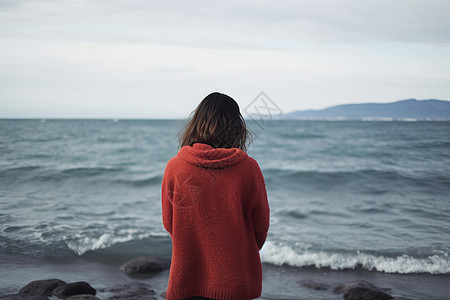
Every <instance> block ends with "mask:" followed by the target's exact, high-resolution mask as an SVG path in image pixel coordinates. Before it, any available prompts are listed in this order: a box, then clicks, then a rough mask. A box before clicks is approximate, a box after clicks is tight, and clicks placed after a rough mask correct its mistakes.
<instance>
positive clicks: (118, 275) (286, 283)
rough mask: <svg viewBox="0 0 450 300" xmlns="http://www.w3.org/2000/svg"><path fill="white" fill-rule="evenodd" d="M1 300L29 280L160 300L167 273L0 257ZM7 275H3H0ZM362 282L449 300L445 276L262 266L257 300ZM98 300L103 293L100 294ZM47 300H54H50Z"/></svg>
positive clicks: (311, 295) (324, 294) (326, 293)
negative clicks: (145, 292)
mask: <svg viewBox="0 0 450 300" xmlns="http://www.w3.org/2000/svg"><path fill="white" fill-rule="evenodd" d="M0 270H1V273H2V276H1V279H0V280H1V281H0V299H3V298H2V296H5V295H8V294H15V293H18V292H19V290H20V289H21V288H22V287H23V286H25V285H26V284H28V283H29V282H31V281H35V280H43V279H53V278H57V279H60V280H63V281H66V282H77V281H85V282H88V283H89V284H90V285H91V286H92V287H94V288H95V289H96V290H102V289H105V288H108V287H111V286H117V285H121V284H128V283H133V282H139V283H144V284H149V285H150V286H151V288H152V289H153V290H154V291H155V295H153V297H155V298H156V299H158V300H163V299H164V298H163V296H162V293H163V292H165V290H166V287H167V281H168V277H169V270H167V269H166V270H163V271H160V272H154V273H151V274H148V275H140V276H138V277H130V276H128V275H126V274H125V273H123V272H122V271H120V270H119V265H115V264H105V263H101V262H98V261H94V260H89V259H85V258H83V257H80V258H79V259H76V260H71V261H70V262H51V261H48V260H43V259H37V258H29V257H24V256H19V255H1V256H0ZM5 275H6V276H5ZM355 281H365V282H369V283H370V284H373V285H375V286H376V287H379V288H381V289H383V290H384V291H386V292H387V293H388V294H390V295H392V296H393V297H397V298H400V299H410V300H412V299H433V300H439V299H442V300H443V299H448V295H449V294H450V286H448V282H450V274H439V275H433V274H388V273H382V272H376V271H367V270H340V271H336V270H330V269H323V268H322V269H317V268H313V267H308V268H304V267H303V268H297V267H291V266H275V265H272V264H268V263H263V292H262V295H261V297H260V298H258V299H261V300H264V299H265V300H272V299H285V300H288V299H289V300H294V299H297V300H299V299H309V300H321V299H330V300H333V299H336V300H338V299H343V296H342V294H336V293H334V292H333V289H335V288H336V286H339V285H342V284H344V285H345V284H348V283H351V282H355ZM97 296H98V297H99V298H100V299H107V297H108V294H107V293H102V292H99V293H98V294H97ZM51 299H57V298H55V297H52V298H51Z"/></svg>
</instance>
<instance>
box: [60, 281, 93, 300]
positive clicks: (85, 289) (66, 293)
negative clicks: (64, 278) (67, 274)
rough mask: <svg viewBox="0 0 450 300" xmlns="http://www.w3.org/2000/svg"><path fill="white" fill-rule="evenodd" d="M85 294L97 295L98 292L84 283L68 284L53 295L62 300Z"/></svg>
mask: <svg viewBox="0 0 450 300" xmlns="http://www.w3.org/2000/svg"><path fill="white" fill-rule="evenodd" d="M83 294H90V295H95V294H96V290H95V289H94V288H93V287H92V286H90V285H89V283H87V282H84V281H78V282H72V283H68V284H66V285H63V286H60V287H58V288H56V289H54V290H53V295H54V296H56V297H58V298H61V299H67V298H70V297H72V296H75V295H83Z"/></svg>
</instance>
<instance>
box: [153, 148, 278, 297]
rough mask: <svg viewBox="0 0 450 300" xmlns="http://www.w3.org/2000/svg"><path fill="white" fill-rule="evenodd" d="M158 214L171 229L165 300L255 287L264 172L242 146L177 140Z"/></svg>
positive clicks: (235, 293)
mask: <svg viewBox="0 0 450 300" xmlns="http://www.w3.org/2000/svg"><path fill="white" fill-rule="evenodd" d="M162 215H163V223H164V227H165V228H166V230H167V231H168V232H169V233H170V235H171V237H172V264H171V267H170V275H169V285H168V288H167V296H166V297H167V299H168V300H171V299H184V298H189V297H194V296H200V297H207V298H213V299H227V300H234V299H236V300H245V299H254V298H257V297H259V296H260V295H261V285H262V271H261V261H260V257H259V250H260V249H261V247H262V246H263V244H264V242H265V240H266V236H267V230H268V228H269V205H268V202H267V194H266V187H265V183H264V177H263V175H262V173H261V170H260V168H259V166H258V164H257V162H256V161H255V160H254V159H252V158H251V157H249V156H248V155H247V153H245V152H244V151H242V150H240V149H237V148H231V149H225V148H217V149H216V148H213V147H211V146H209V145H206V144H200V143H196V144H194V145H193V146H192V147H191V146H184V147H182V148H181V150H180V151H179V152H178V154H177V156H175V157H174V158H172V159H171V160H170V161H169V162H168V164H167V166H166V169H165V173H164V178H163V182H162Z"/></svg>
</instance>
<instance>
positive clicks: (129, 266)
mask: <svg viewBox="0 0 450 300" xmlns="http://www.w3.org/2000/svg"><path fill="white" fill-rule="evenodd" d="M169 266H170V261H169V260H166V259H163V258H159V257H151V256H141V257H137V258H135V259H132V260H129V261H127V262H126V263H124V264H123V265H121V266H120V270H121V271H122V272H124V273H125V274H128V275H137V274H148V273H153V272H159V271H162V270H165V269H168V268H169Z"/></svg>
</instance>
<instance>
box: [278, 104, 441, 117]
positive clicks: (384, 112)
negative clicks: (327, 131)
mask: <svg viewBox="0 0 450 300" xmlns="http://www.w3.org/2000/svg"><path fill="white" fill-rule="evenodd" d="M282 118H283V119H306V120H315V119H344V120H361V119H369V120H370V119H394V120H398V119H419V120H428V119H431V120H440V119H446V120H450V101H443V100H436V99H430V100H416V99H407V100H402V101H397V102H392V103H361V104H344V105H337V106H332V107H329V108H325V109H321V110H298V111H294V112H291V113H287V114H284V115H283V116H282Z"/></svg>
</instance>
